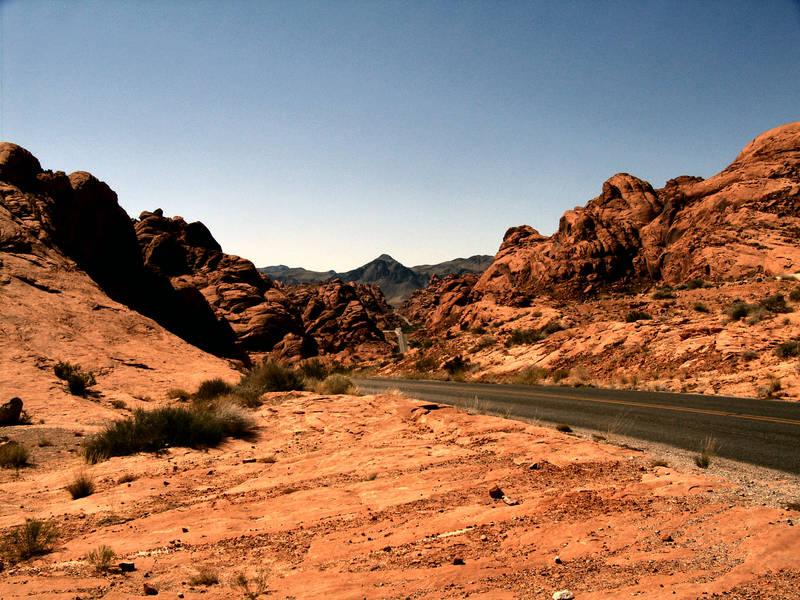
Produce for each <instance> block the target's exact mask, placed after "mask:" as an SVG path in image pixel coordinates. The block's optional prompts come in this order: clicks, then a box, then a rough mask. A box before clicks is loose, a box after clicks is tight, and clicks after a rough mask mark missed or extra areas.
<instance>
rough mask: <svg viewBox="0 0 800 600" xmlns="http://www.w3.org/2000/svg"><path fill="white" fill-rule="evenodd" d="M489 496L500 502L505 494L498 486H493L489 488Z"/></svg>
mask: <svg viewBox="0 0 800 600" xmlns="http://www.w3.org/2000/svg"><path fill="white" fill-rule="evenodd" d="M489 496H490V497H492V498H494V499H495V500H500V499H501V498H502V497H503V496H505V494H504V493H503V490H501V489H500V488H499V487H498V486H496V485H493V486H492V487H490V488H489Z"/></svg>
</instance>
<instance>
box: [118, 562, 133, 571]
mask: <svg viewBox="0 0 800 600" xmlns="http://www.w3.org/2000/svg"><path fill="white" fill-rule="evenodd" d="M118 566H119V570H120V571H122V572H123V573H131V572H132V571H135V570H136V565H135V564H133V563H132V562H125V561H123V562H121V563H119V565H118Z"/></svg>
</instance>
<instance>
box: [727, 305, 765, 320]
mask: <svg viewBox="0 0 800 600" xmlns="http://www.w3.org/2000/svg"><path fill="white" fill-rule="evenodd" d="M758 308H759V305H758V304H748V303H747V302H742V301H741V300H734V301H733V302H731V303H730V305H728V308H726V309H725V310H724V311H723V312H724V313H725V314H726V315H727V316H728V319H730V320H731V321H741V320H742V319H744V318H745V317H747V316H749V315H750V314H752V313H754V312H756V310H758Z"/></svg>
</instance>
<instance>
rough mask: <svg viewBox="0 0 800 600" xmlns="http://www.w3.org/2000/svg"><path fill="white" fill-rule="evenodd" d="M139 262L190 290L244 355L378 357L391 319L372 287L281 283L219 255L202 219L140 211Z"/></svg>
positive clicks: (386, 348) (386, 347)
mask: <svg viewBox="0 0 800 600" xmlns="http://www.w3.org/2000/svg"><path fill="white" fill-rule="evenodd" d="M135 229H136V234H137V236H138V239H139V245H140V247H141V252H142V256H143V257H144V261H145V264H146V265H147V266H148V267H149V268H151V269H152V270H153V271H155V272H156V273H159V274H161V275H163V276H165V277H169V278H170V280H171V282H172V285H173V286H174V287H175V288H176V289H179V290H183V289H194V290H198V291H199V292H200V293H201V294H202V295H203V298H204V299H205V300H206V301H207V302H208V304H209V305H210V306H211V307H212V308H213V310H214V312H215V313H216V314H217V316H218V317H219V318H220V319H221V320H224V321H226V322H227V323H230V325H231V327H232V328H233V331H234V333H235V334H236V337H237V339H238V340H239V341H240V343H241V344H242V346H243V347H244V348H245V349H246V350H247V351H249V352H262V353H263V352H274V354H275V355H276V356H277V357H280V358H298V357H307V356H313V355H316V354H318V353H324V354H334V353H339V352H342V351H345V350H353V351H356V350H357V349H358V348H361V350H362V351H364V350H366V349H367V348H366V347H365V344H366V345H367V346H369V347H370V349H371V350H374V351H376V352H379V353H383V354H386V353H388V351H389V344H388V343H387V342H386V341H385V338H384V336H383V334H382V333H381V331H380V330H381V329H383V328H388V326H389V323H393V322H394V318H393V317H392V310H391V307H389V305H388V304H386V300H385V299H384V297H383V294H381V292H380V290H379V289H378V288H377V287H375V286H368V285H363V284H345V283H343V282H341V281H333V282H330V283H324V284H316V285H308V286H297V287H293V286H283V285H279V284H276V283H275V282H273V281H272V280H271V279H270V278H269V277H267V276H265V275H263V274H262V273H260V272H259V271H258V270H257V269H256V268H255V266H254V265H253V263H251V262H250V261H248V260H245V259H243V258H240V257H238V256H232V255H229V254H225V253H224V252H222V249H221V247H220V245H219V244H218V243H217V241H216V240H215V239H214V238H213V236H212V235H211V233H210V232H209V231H208V229H207V228H206V227H205V226H204V225H203V224H202V223H186V221H184V220H183V219H182V218H181V217H173V218H168V217H164V215H163V211H161V210H160V209H159V210H156V211H154V212H144V213H142V214H141V215H140V217H139V220H138V221H137V222H136V224H135Z"/></svg>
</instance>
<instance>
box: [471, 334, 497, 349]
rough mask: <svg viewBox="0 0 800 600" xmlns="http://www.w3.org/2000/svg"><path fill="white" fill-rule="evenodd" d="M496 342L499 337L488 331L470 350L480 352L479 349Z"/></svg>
mask: <svg viewBox="0 0 800 600" xmlns="http://www.w3.org/2000/svg"><path fill="white" fill-rule="evenodd" d="M496 343H497V338H495V337H494V336H493V335H489V334H488V333H487V334H485V335H482V336H481V337H480V338H478V341H477V342H475V345H474V346H473V347H472V348H470V352H478V351H479V350H483V349H485V348H489V347H491V346H494V345H495V344H496Z"/></svg>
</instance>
